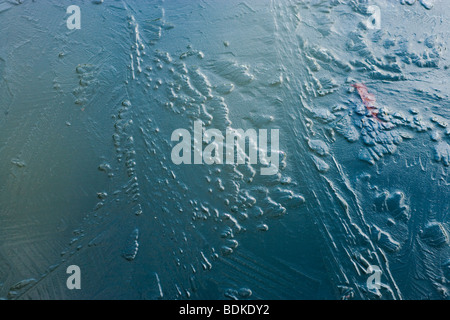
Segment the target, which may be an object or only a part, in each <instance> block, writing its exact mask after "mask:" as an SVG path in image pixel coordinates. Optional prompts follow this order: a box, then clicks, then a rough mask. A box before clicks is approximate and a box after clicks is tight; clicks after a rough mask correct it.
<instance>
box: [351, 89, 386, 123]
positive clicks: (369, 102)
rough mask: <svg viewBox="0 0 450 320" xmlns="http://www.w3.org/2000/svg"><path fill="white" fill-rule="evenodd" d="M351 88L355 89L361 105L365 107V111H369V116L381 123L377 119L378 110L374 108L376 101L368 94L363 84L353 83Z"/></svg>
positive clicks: (372, 95) (373, 96)
mask: <svg viewBox="0 0 450 320" xmlns="http://www.w3.org/2000/svg"><path fill="white" fill-rule="evenodd" d="M352 87H353V88H356V90H357V91H358V94H359V96H360V97H361V100H362V102H363V104H364V105H365V106H366V108H367V110H369V111H370V114H371V115H372V117H374V118H375V119H377V120H378V121H382V120H381V119H379V118H378V109H377V106H376V101H377V100H376V99H375V95H374V94H372V93H369V91H368V90H367V87H366V85H365V84H362V83H355V84H352Z"/></svg>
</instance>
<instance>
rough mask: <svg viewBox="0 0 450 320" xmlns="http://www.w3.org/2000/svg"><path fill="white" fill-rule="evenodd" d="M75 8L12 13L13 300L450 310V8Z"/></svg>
mask: <svg viewBox="0 0 450 320" xmlns="http://www.w3.org/2000/svg"><path fill="white" fill-rule="evenodd" d="M72 4H74V3H71V2H70V1H56V0H51V1H31V0H22V1H13V0H6V1H5V0H0V29H1V30H2V31H1V33H0V160H1V166H0V297H2V298H6V299H161V298H162V299H342V298H344V299H448V297H449V296H448V295H449V293H448V290H449V289H450V285H449V281H450V247H449V245H450V240H449V232H450V224H449V216H448V213H449V203H450V202H449V199H450V189H449V176H448V173H449V165H450V127H449V121H450V103H449V101H450V100H449V94H450V89H449V85H448V81H449V80H450V79H449V51H448V48H447V43H448V40H449V32H450V23H449V17H448V15H449V13H450V11H449V10H450V2H448V1H447V0H435V1H432V0H421V1H415V0H402V1H400V0H398V1H397V0H379V1H375V0H373V1H370V0H368V1H363V0H330V1H326V0H323V1H319V0H310V1H307V0H297V1H291V0H279V1H266V0H258V1H241V0H239V1H234V0H231V1H219V0H215V1H189V2H188V1H171V0H168V1H131V0H126V1H125V0H122V1H118V0H115V1H113V0H105V1H87V0H85V1H77V5H78V6H79V7H80V12H81V20H80V21H81V24H80V29H72V30H69V29H68V27H67V19H68V18H69V17H70V14H68V13H66V9H67V7H68V6H70V5H72ZM198 120H200V121H202V123H203V125H204V127H205V129H209V128H214V129H217V130H219V131H221V132H225V131H226V130H227V129H231V128H233V129H243V130H247V129H255V130H259V129H268V130H271V129H278V130H279V152H278V154H279V156H280V166H279V172H278V173H277V174H275V175H261V174H260V171H261V170H260V169H261V168H262V167H263V166H265V164H264V163H257V164H249V163H247V164H211V165H208V164H190V165H189V164H180V165H176V164H174V163H173V162H172V159H171V152H172V148H173V147H174V145H175V142H173V141H172V140H171V135H172V132H173V131H174V130H176V129H179V128H184V129H186V130H188V131H189V132H193V130H194V122H195V121H198ZM250 149H251V147H250ZM69 265H77V266H79V267H80V270H81V274H82V277H81V279H82V282H81V290H69V289H68V288H67V286H66V279H67V277H68V274H67V273H66V269H67V267H68V266H69ZM369 266H376V267H378V268H379V269H377V270H379V271H378V272H379V274H380V283H377V285H376V286H375V287H374V286H370V285H369V284H368V282H367V280H368V278H369V277H370V276H371V275H372V272H373V270H374V269H373V268H372V269H371V268H370V267H369Z"/></svg>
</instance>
